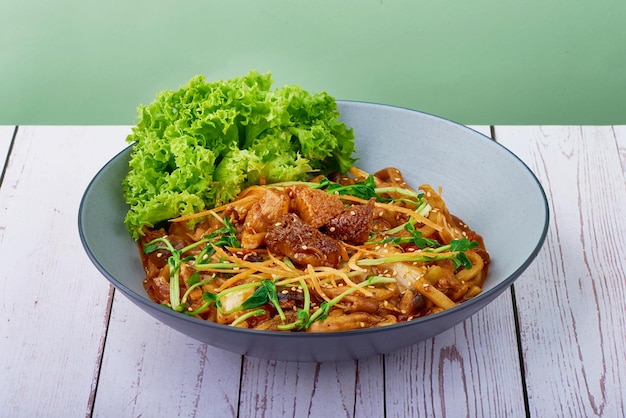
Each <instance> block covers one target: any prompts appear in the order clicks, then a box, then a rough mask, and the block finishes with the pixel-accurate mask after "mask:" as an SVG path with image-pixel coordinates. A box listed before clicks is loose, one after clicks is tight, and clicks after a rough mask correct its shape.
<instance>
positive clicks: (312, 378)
mask: <svg viewBox="0 0 626 418" xmlns="http://www.w3.org/2000/svg"><path fill="white" fill-rule="evenodd" d="M474 128H476V129H477V130H479V131H481V132H483V133H485V134H487V135H489V133H490V130H489V128H488V127H474ZM13 131H14V127H0V162H2V161H3V158H4V155H6V153H8V152H9V150H10V155H9V158H8V162H7V165H6V170H5V175H4V179H3V182H2V186H1V187H0V265H2V266H3V268H2V269H0V286H2V291H1V292H0V417H5V416H6V417H9V416H10V417H31V416H54V417H56V416H63V417H71V416H99V417H111V416H115V417H127V416H128V417H135V416H180V417H194V416H222V417H252V416H259V417H292V416H295V417H306V416H311V417H328V416H333V417H334V416H345V417H380V416H388V417H400V416H411V417H426V416H437V417H457V416H469V417H488V416H497V417H500V416H512V417H518V416H531V417H545V416H550V417H553V416H580V417H583V416H601V417H616V416H624V415H625V413H626V405H625V404H624V399H626V356H625V355H624V353H625V352H626V319H625V318H626V316H625V315H624V312H626V302H625V301H626V271H625V269H624V265H623V261H622V260H623V254H624V253H625V252H626V248H625V247H624V246H625V242H626V230H625V227H624V223H623V220H624V219H626V218H625V216H624V215H625V214H626V213H625V209H624V207H625V206H626V181H625V179H626V168H625V167H626V127H622V126H618V127H495V128H494V131H495V135H496V139H497V140H498V141H500V142H501V143H503V144H504V145H505V146H507V147H508V148H509V149H511V150H512V151H513V152H515V153H516V154H517V155H518V156H519V157H520V158H521V159H522V160H524V161H525V162H527V163H528V164H529V166H530V168H531V169H532V170H533V171H534V172H535V173H536V174H537V176H538V177H539V179H540V181H541V182H542V184H543V185H544V187H545V188H546V193H547V195H548V198H549V200H550V209H551V215H552V219H551V225H550V231H549V235H548V239H547V242H546V245H545V246H544V248H543V250H542V251H541V252H540V254H539V257H538V258H537V260H536V262H535V263H534V264H533V265H532V266H531V267H530V268H529V269H528V270H527V271H526V272H525V273H524V274H523V275H522V277H520V279H518V281H516V283H515V285H514V287H513V289H512V290H511V291H507V292H505V293H504V294H503V295H501V296H500V297H499V298H498V299H496V300H495V301H494V302H493V303H492V304H491V305H489V306H488V307H487V308H485V309H484V310H482V311H481V312H479V313H477V314H476V315H474V316H473V317H472V318H470V319H468V320H467V321H465V322H464V323H462V324H459V325H458V326H456V327H455V328H453V329H451V330H448V331H446V332H444V333H442V334H440V335H438V336H436V337H434V338H432V339H430V340H427V341H424V342H422V343H419V344H416V345H415V346H413V347H409V348H406V349H404V350H400V351H398V352H395V353H390V354H387V355H384V356H378V357H374V358H369V359H362V360H359V361H353V362H341V363H324V364H314V363H284V362H276V361H267V360H262V359H255V358H248V357H242V356H240V355H236V354H232V353H228V352H224V351H222V350H219V349H216V348H213V347H210V346H207V345H206V344H202V343H199V342H197V341H195V340H192V339H189V338H187V337H185V336H183V335H181V334H179V333H177V332H175V331H172V330H170V329H169V328H167V327H166V326H164V325H162V324H160V323H158V322H156V321H155V320H153V319H152V318H151V317H149V316H147V315H146V314H144V313H143V312H142V311H141V310H140V309H139V308H137V307H136V306H135V305H133V304H132V303H131V302H129V301H128V300H127V299H126V298H125V297H124V296H122V295H121V294H120V293H116V292H115V291H114V290H113V289H112V288H111V287H110V286H109V285H108V282H106V280H105V279H104V278H103V277H102V276H101V275H100V273H98V271H97V270H96V269H95V267H93V266H92V265H91V263H90V261H89V260H88V258H87V257H86V255H84V251H83V250H82V247H81V245H80V241H79V238H78V233H77V210H78V204H79V201H80V198H81V196H82V193H83V191H84V189H85V188H86V186H87V184H88V182H89V180H90V179H91V178H92V177H93V176H94V175H95V173H96V172H97V171H98V170H99V169H100V167H102V165H104V164H105V163H106V161H108V160H109V159H110V158H112V157H113V156H114V155H115V154H116V153H117V152H118V151H120V150H121V149H123V148H124V147H125V146H126V143H125V142H124V138H125V136H126V134H127V133H128V132H129V128H128V127H60V126H59V127H45V126H44V127H19V129H18V131H17V135H16V137H15V141H14V143H13V145H12V146H11V147H10V144H11V138H12V137H13ZM3 150H5V151H4V154H3ZM515 308H517V311H516V310H515ZM516 321H519V327H518V326H517V325H516ZM518 328H519V329H518ZM520 349H521V351H520Z"/></svg>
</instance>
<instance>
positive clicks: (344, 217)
mask: <svg viewBox="0 0 626 418" xmlns="http://www.w3.org/2000/svg"><path fill="white" fill-rule="evenodd" d="M373 213H374V199H370V201H369V202H367V204H365V205H352V206H350V207H349V208H348V209H346V210H344V211H343V212H341V213H340V214H339V216H336V217H334V218H332V219H331V220H330V221H328V223H327V224H326V225H325V226H324V229H325V232H326V234H327V235H329V236H331V237H333V238H335V239H338V240H341V241H346V242H349V243H351V244H355V245H361V244H363V243H365V242H367V240H368V239H369V233H370V231H371V229H372V215H373Z"/></svg>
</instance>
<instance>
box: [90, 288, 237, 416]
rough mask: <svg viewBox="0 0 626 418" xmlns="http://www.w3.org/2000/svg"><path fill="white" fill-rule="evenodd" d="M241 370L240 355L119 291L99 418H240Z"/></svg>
mask: <svg viewBox="0 0 626 418" xmlns="http://www.w3.org/2000/svg"><path fill="white" fill-rule="evenodd" d="M240 373H241V356H240V355H237V354H233V353H228V352H226V351H223V350H220V349H217V348H214V347H211V346H209V345H207V344H203V343H200V342H198V341H195V340H193V339H191V338H189V337H187V336H185V335H182V334H180V333H178V332H177V331H174V330H172V329H171V328H169V327H168V326H166V325H164V324H162V323H160V322H158V321H157V320H155V319H153V318H152V317H150V316H149V315H148V314H146V313H145V312H143V311H142V310H141V309H139V308H138V307H136V306H135V305H134V304H133V303H132V302H130V301H129V300H128V299H126V297H125V296H123V295H122V294H121V293H119V292H116V294H115V301H114V304H113V308H112V312H111V320H110V324H109V331H108V335H107V342H106V349H105V352H104V358H103V362H102V371H101V372H100V381H99V383H98V390H97V396H96V402H95V405H94V416H95V417H119V416H140V415H144V416H154V417H171V416H176V417H186V416H189V417H195V416H204V415H206V414H207V413H208V414H209V415H210V416H220V417H235V416H237V408H238V400H239V381H240ZM207 411H210V412H207Z"/></svg>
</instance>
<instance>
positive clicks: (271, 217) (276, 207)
mask: <svg viewBox="0 0 626 418" xmlns="http://www.w3.org/2000/svg"><path fill="white" fill-rule="evenodd" d="M287 212H289V196H287V194H286V193H285V192H282V191H280V190H278V189H271V188H268V189H267V190H266V191H265V193H264V194H263V196H261V198H260V199H259V201H258V202H257V203H255V204H253V205H252V207H251V208H250V210H249V211H248V214H247V215H246V220H245V221H244V223H243V230H242V231H241V246H242V247H243V248H247V249H254V248H258V247H260V246H261V245H262V244H263V238H264V237H265V232H266V231H267V228H268V227H269V226H270V225H273V224H275V223H276V222H278V221H279V220H280V218H281V217H282V216H283V215H284V214H286V213H287Z"/></svg>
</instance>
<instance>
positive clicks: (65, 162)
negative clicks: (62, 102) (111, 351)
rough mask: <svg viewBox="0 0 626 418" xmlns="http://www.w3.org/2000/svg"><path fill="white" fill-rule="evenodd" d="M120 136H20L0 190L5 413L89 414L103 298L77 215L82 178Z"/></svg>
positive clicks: (86, 131) (104, 287)
mask: <svg viewBox="0 0 626 418" xmlns="http://www.w3.org/2000/svg"><path fill="white" fill-rule="evenodd" d="M125 132H126V129H124V128H119V127H108V128H103V127H93V128H80V127H76V128H60V127H32V128H28V127H27V128H21V127H20V129H19V131H18V135H17V138H16V141H15V144H14V146H13V148H12V152H11V155H10V158H9V161H8V164H7V169H6V173H5V177H4V181H3V183H2V187H1V189H0V202H1V203H2V204H1V205H0V265H2V269H0V288H1V289H2V291H1V292H0V309H1V310H2V312H1V314H0V318H1V319H0V321H1V322H0V370H1V372H0V373H1V376H2V377H1V378H0V411H2V413H3V414H6V415H5V416H11V417H16V416H37V415H39V414H41V413H43V412H42V411H45V412H46V413H47V414H49V415H53V416H77V415H79V416H80V415H82V416H85V415H87V414H89V412H90V410H91V405H90V402H91V401H92V399H93V396H92V395H93V390H94V388H95V383H96V380H97V376H98V369H99V357H100V353H101V349H102V345H103V342H104V335H105V332H106V327H107V316H108V310H109V298H110V292H109V286H108V284H107V282H106V281H105V280H103V279H102V278H101V276H100V274H99V273H98V272H97V271H96V269H95V268H93V267H92V266H91V263H90V262H89V260H88V259H87V256H86V255H85V252H84V251H83V249H82V246H81V243H80V239H79V236H78V230H77V213H78V206H79V202H80V199H81V197H82V193H83V191H84V190H85V188H86V187H87V184H88V182H89V181H90V180H91V178H92V177H93V175H95V173H96V171H97V170H98V169H99V168H100V167H101V166H102V165H103V164H104V163H105V162H106V161H107V160H108V159H109V158H110V157H112V156H113V155H115V153H117V151H118V150H120V149H121V148H122V146H123V138H124V133H125ZM120 138H121V139H120Z"/></svg>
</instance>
